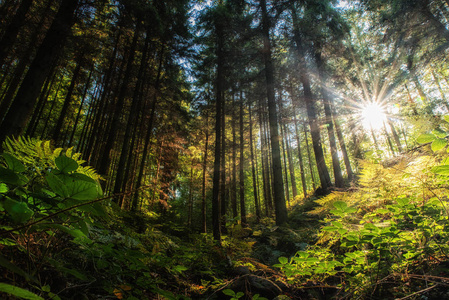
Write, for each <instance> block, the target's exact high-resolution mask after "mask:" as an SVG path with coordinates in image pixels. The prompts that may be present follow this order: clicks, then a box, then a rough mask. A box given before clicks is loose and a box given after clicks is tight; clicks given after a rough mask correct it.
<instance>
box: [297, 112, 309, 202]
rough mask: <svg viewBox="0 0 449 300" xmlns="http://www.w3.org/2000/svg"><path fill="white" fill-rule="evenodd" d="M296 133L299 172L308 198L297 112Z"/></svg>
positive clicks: (303, 189)
mask: <svg viewBox="0 0 449 300" xmlns="http://www.w3.org/2000/svg"><path fill="white" fill-rule="evenodd" d="M294 121H295V131H296V144H297V147H298V159H299V171H300V173H301V183H302V193H303V194H304V198H306V197H307V182H306V172H305V171H304V161H303V158H302V151H301V139H300V132H299V128H298V119H296V112H295V120H294Z"/></svg>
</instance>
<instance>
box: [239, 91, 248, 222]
mask: <svg viewBox="0 0 449 300" xmlns="http://www.w3.org/2000/svg"><path fill="white" fill-rule="evenodd" d="M239 120H240V122H239V123H240V124H239V125H240V126H239V127H240V162H239V166H240V168H239V169H240V174H239V180H240V184H239V186H240V220H241V223H242V225H243V226H245V225H246V224H247V221H246V205H245V173H244V162H245V161H244V150H245V144H244V136H243V134H244V130H243V92H241V91H240V118H239Z"/></svg>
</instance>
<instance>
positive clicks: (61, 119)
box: [52, 54, 83, 146]
mask: <svg viewBox="0 0 449 300" xmlns="http://www.w3.org/2000/svg"><path fill="white" fill-rule="evenodd" d="M82 61H83V54H81V55H80V57H79V58H78V62H77V63H76V67H75V70H74V71H73V75H72V80H71V82H70V86H69V88H68V90H67V95H66V96H65V99H64V104H63V105H62V109H61V111H60V112H59V118H58V120H57V121H56V125H55V127H54V128H53V135H52V139H53V141H54V143H55V145H57V146H60V134H61V132H62V129H63V126H64V121H65V119H66V116H67V112H68V110H69V108H70V104H71V102H72V95H73V91H74V90H75V86H76V84H77V83H78V77H79V76H80V74H81V65H82ZM62 144H64V142H62Z"/></svg>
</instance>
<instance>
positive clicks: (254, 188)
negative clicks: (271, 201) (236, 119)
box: [248, 103, 261, 222]
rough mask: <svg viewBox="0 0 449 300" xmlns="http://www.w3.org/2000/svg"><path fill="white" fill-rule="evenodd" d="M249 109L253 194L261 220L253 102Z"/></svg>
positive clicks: (258, 219) (258, 217)
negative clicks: (254, 140)
mask: <svg viewBox="0 0 449 300" xmlns="http://www.w3.org/2000/svg"><path fill="white" fill-rule="evenodd" d="M248 110H249V143H250V151H251V173H252V177H253V194H254V206H255V208H256V219H257V222H259V221H260V218H261V213H260V202H259V195H258V185H257V177H256V168H255V165H256V164H257V163H256V162H255V161H254V159H255V155H254V144H253V122H252V109H251V103H249V104H248Z"/></svg>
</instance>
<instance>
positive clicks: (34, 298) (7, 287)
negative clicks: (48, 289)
mask: <svg viewBox="0 0 449 300" xmlns="http://www.w3.org/2000/svg"><path fill="white" fill-rule="evenodd" d="M0 292H3V293H7V294H9V295H12V296H15V297H19V298H21V299H29V300H44V298H42V297H40V296H38V295H36V294H35V293H32V292H30V291H28V290H25V289H22V288H19V287H17V286H14V285H11V284H7V283H1V282H0Z"/></svg>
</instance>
